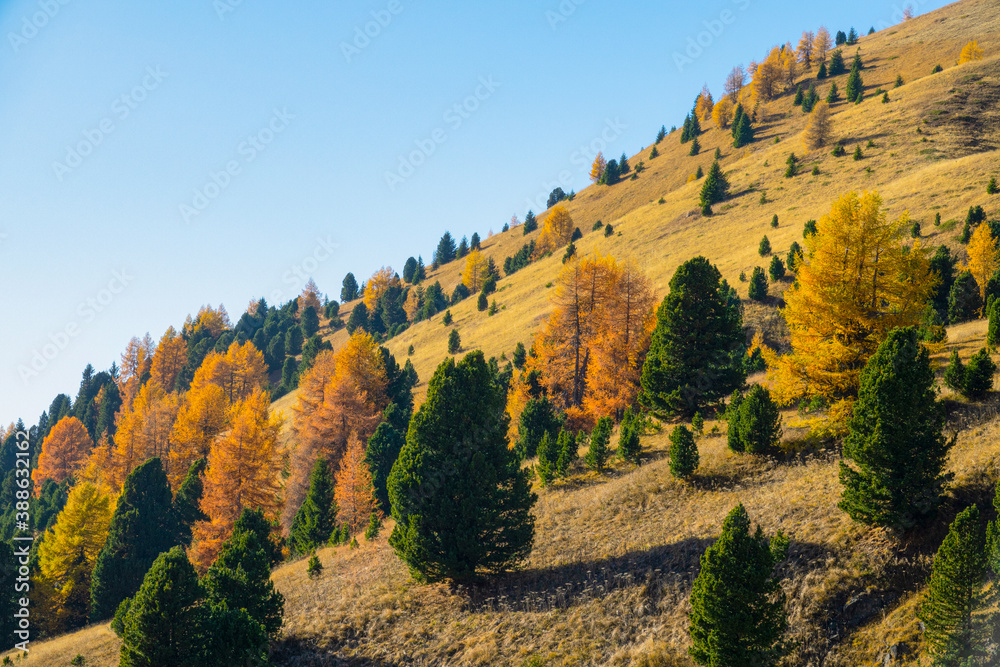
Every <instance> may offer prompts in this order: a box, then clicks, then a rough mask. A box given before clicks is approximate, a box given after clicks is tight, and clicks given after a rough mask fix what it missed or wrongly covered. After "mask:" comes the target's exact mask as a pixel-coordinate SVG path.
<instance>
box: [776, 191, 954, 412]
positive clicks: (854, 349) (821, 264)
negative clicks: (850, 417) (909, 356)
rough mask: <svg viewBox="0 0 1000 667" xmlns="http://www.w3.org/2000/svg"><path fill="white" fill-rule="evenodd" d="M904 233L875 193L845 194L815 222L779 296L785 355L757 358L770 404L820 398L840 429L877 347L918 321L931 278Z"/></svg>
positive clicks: (905, 223)
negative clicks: (792, 279)
mask: <svg viewBox="0 0 1000 667" xmlns="http://www.w3.org/2000/svg"><path fill="white" fill-rule="evenodd" d="M909 226H910V225H909V216H908V215H907V214H906V213H904V214H903V215H902V216H901V217H900V218H899V219H897V220H889V218H888V215H887V214H886V212H885V210H883V208H882V198H881V197H880V196H879V195H878V193H876V192H864V193H862V194H861V195H858V194H857V193H856V192H849V193H847V194H845V195H843V196H842V197H840V198H839V199H837V200H836V201H835V202H834V203H833V207H832V208H831V210H830V213H829V214H827V215H824V216H823V217H822V218H820V220H819V222H818V223H817V233H816V234H814V235H812V236H810V237H808V238H807V239H806V241H805V244H806V252H805V255H804V257H803V259H802V260H801V262H800V264H799V265H798V266H797V267H796V278H797V281H796V283H795V285H793V286H792V288H791V289H789V290H788V291H787V292H786V293H785V303H786V305H785V308H784V309H783V310H782V315H783V316H784V318H785V321H786V322H787V323H788V328H789V334H790V340H791V347H792V351H791V352H790V353H789V354H785V355H781V356H779V355H777V354H776V353H774V352H773V351H771V350H765V351H764V355H765V358H766V359H767V362H768V369H769V377H770V379H771V382H772V391H773V392H774V395H775V398H776V399H777V400H779V401H780V402H782V403H785V404H787V403H790V402H791V401H793V400H796V399H798V398H801V397H806V396H822V397H826V398H827V399H829V400H831V401H832V402H833V403H834V404H833V407H832V409H831V411H830V415H829V418H830V421H831V422H832V423H839V422H841V421H842V420H843V419H844V418H846V416H847V414H848V412H849V409H850V405H851V404H852V402H853V399H854V397H855V396H857V391H858V382H859V377H860V373H861V369H862V368H863V367H864V365H865V363H866V362H867V361H868V358H869V357H870V356H871V355H872V354H873V353H874V352H875V349H876V348H877V347H878V345H879V343H881V342H882V340H883V339H884V338H885V336H886V335H887V333H888V332H889V331H890V330H891V329H893V328H895V327H905V326H911V325H915V324H917V323H918V322H919V321H920V317H921V314H922V312H923V310H924V306H925V304H926V303H927V300H928V298H929V297H930V294H931V292H932V290H933V288H934V285H935V282H936V277H935V276H934V274H932V273H931V271H930V265H929V261H928V258H927V253H926V251H925V250H924V249H923V248H922V247H921V246H920V244H919V242H916V243H914V244H913V246H912V247H909V246H908V245H907V244H906V242H905V236H906V233H907V230H908V229H909Z"/></svg>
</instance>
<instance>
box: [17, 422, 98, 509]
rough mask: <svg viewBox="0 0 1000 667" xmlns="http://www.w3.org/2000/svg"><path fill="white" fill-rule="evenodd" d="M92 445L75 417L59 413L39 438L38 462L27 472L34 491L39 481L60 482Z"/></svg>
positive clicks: (80, 463) (83, 459) (83, 461)
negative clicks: (39, 451) (50, 427)
mask: <svg viewBox="0 0 1000 667" xmlns="http://www.w3.org/2000/svg"><path fill="white" fill-rule="evenodd" d="M93 447H94V441H93V440H91V439H90V434H89V433H87V429H86V428H85V427H84V426H83V423H82V422H81V421H80V420H79V419H77V418H76V417H63V418H62V419H60V420H59V421H58V422H57V423H56V425H55V426H53V427H52V430H51V431H49V434H48V435H47V436H45V439H44V440H43V441H42V452H41V454H39V455H38V466H37V467H36V468H35V469H34V471H32V473H31V481H32V483H33V484H34V488H35V495H36V496H38V495H39V494H40V493H41V492H42V484H44V483H45V480H47V479H51V480H52V481H54V482H56V483H62V482H63V480H65V479H66V478H68V477H69V476H70V475H72V474H74V473H76V472H77V471H78V470H79V469H80V468H82V467H83V466H84V465H85V464H86V462H87V457H88V456H89V455H90V450H91V449H93Z"/></svg>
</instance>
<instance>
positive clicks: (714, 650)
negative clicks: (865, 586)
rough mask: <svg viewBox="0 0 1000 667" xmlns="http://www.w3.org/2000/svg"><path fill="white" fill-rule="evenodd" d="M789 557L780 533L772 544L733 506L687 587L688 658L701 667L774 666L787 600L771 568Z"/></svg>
mask: <svg viewBox="0 0 1000 667" xmlns="http://www.w3.org/2000/svg"><path fill="white" fill-rule="evenodd" d="M787 554H788V539H787V538H785V537H784V535H782V534H781V533H780V532H779V533H777V534H776V535H775V536H774V537H773V538H771V540H770V541H768V540H767V538H765V537H764V534H763V531H762V530H761V529H760V526H758V527H757V530H756V532H755V533H753V534H751V532H750V518H749V516H747V512H746V510H745V509H744V508H743V505H742V504H741V505H737V506H736V508H734V509H733V511H731V512H730V513H729V515H728V516H727V517H726V519H725V521H723V523H722V535H720V536H719V539H718V541H716V542H715V544H713V545H712V546H710V547H709V548H708V549H707V550H706V551H705V553H704V555H702V557H701V570H700V572H699V573H698V577H697V578H696V579H695V581H694V586H693V587H692V589H691V612H690V614H689V616H688V618H689V619H690V622H691V626H690V632H691V643H692V647H691V649H690V653H691V657H693V658H694V661H695V662H696V663H698V664H699V665H709V666H713V667H714V666H716V665H718V666H720V667H721V666H722V665H733V666H735V665H757V666H761V667H771V666H773V665H777V664H778V662H779V660H780V659H781V656H782V654H783V652H784V646H783V643H782V635H783V634H784V632H785V628H786V627H787V617H786V615H785V609H784V604H785V596H784V593H783V592H782V590H781V585H780V582H779V580H778V578H777V577H776V576H775V574H774V567H775V565H777V564H778V563H779V562H781V561H782V560H784V559H785V557H786V556H787Z"/></svg>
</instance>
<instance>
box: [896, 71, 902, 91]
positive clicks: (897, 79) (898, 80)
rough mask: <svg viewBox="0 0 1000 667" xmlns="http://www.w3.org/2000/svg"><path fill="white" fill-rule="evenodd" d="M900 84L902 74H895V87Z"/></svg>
mask: <svg viewBox="0 0 1000 667" xmlns="http://www.w3.org/2000/svg"><path fill="white" fill-rule="evenodd" d="M902 85H903V75H902V74H897V75H896V88H899V87H900V86H902Z"/></svg>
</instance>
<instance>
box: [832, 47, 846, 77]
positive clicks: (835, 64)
mask: <svg viewBox="0 0 1000 667" xmlns="http://www.w3.org/2000/svg"><path fill="white" fill-rule="evenodd" d="M846 71H847V68H846V67H845V66H844V54H843V52H841V50H840V49H837V50H836V51H834V52H833V53H831V54H830V67H829V69H827V72H829V74H830V76H837V75H838V74H843V73H844V72H846Z"/></svg>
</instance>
